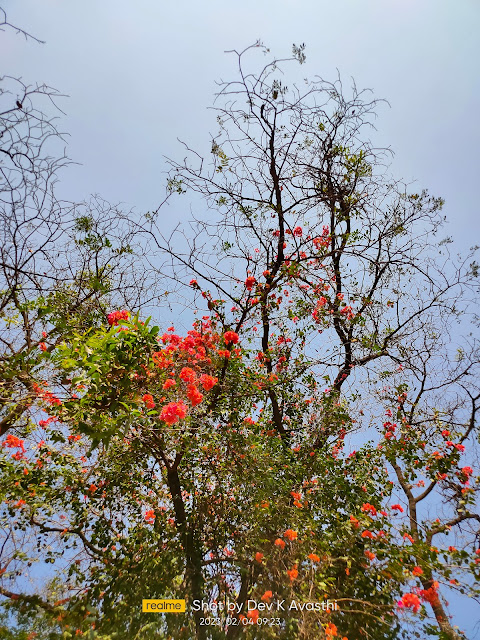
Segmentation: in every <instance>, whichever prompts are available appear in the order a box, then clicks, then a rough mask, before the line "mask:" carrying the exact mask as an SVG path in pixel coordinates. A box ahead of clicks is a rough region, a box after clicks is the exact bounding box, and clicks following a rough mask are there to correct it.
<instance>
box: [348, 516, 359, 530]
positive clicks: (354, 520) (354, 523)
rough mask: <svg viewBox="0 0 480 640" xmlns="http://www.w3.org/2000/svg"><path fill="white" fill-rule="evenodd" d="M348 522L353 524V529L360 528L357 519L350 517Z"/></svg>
mask: <svg viewBox="0 0 480 640" xmlns="http://www.w3.org/2000/svg"><path fill="white" fill-rule="evenodd" d="M350 522H351V523H352V524H353V526H354V527H355V529H358V527H359V526H360V523H359V521H358V520H357V518H355V516H350Z"/></svg>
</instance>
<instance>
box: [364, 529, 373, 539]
mask: <svg viewBox="0 0 480 640" xmlns="http://www.w3.org/2000/svg"><path fill="white" fill-rule="evenodd" d="M362 538H370V539H372V538H374V535H373V533H372V532H371V531H364V532H363V533H362Z"/></svg>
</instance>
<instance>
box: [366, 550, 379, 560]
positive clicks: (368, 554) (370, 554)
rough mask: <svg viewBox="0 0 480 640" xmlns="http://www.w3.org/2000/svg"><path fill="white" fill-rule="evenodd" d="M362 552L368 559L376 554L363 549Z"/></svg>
mask: <svg viewBox="0 0 480 640" xmlns="http://www.w3.org/2000/svg"><path fill="white" fill-rule="evenodd" d="M364 553H365V555H366V556H367V558H368V559H369V560H375V558H376V555H375V554H374V553H372V552H371V551H365V552H364Z"/></svg>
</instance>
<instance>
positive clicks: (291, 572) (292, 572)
mask: <svg viewBox="0 0 480 640" xmlns="http://www.w3.org/2000/svg"><path fill="white" fill-rule="evenodd" d="M287 573H288V577H289V578H290V582H293V581H294V580H296V579H297V578H298V571H297V565H296V564H294V565H293V567H292V568H291V569H287Z"/></svg>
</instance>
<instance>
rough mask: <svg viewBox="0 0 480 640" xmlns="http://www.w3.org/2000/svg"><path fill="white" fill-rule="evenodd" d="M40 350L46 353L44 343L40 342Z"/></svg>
mask: <svg viewBox="0 0 480 640" xmlns="http://www.w3.org/2000/svg"><path fill="white" fill-rule="evenodd" d="M39 346H40V350H41V351H46V350H47V345H46V344H45V342H40V345H39Z"/></svg>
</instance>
